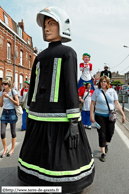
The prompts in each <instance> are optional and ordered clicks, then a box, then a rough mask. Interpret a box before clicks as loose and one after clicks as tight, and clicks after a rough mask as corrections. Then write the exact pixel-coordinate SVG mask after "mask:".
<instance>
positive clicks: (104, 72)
mask: <svg viewBox="0 0 129 194" xmlns="http://www.w3.org/2000/svg"><path fill="white" fill-rule="evenodd" d="M104 69H105V70H104V71H102V72H101V74H100V77H101V76H104V75H106V76H107V77H108V78H110V79H111V77H112V74H111V71H108V65H105V66H104Z"/></svg>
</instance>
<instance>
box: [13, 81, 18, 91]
mask: <svg viewBox="0 0 129 194" xmlns="http://www.w3.org/2000/svg"><path fill="white" fill-rule="evenodd" d="M12 89H13V90H16V91H17V87H16V86H15V82H13V84H12Z"/></svg>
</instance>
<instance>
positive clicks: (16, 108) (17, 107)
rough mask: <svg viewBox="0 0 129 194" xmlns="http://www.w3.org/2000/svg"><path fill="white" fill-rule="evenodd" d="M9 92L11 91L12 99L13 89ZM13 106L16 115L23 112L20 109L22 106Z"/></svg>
mask: <svg viewBox="0 0 129 194" xmlns="http://www.w3.org/2000/svg"><path fill="white" fill-rule="evenodd" d="M11 93H12V96H13V99H14V95H13V90H11ZM14 100H15V99H14ZM14 107H15V111H16V115H17V116H20V115H22V114H23V110H22V107H21V106H16V105H14Z"/></svg>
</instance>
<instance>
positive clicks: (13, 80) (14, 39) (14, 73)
mask: <svg viewBox="0 0 129 194" xmlns="http://www.w3.org/2000/svg"><path fill="white" fill-rule="evenodd" d="M15 43H16V35H14V62H13V65H14V77H13V82H15V57H16V56H15V54H16V52H15Z"/></svg>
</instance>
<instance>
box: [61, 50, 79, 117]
mask: <svg viewBox="0 0 129 194" xmlns="http://www.w3.org/2000/svg"><path fill="white" fill-rule="evenodd" d="M63 74H64V85H65V99H66V100H65V101H66V114H67V118H68V119H72V118H79V117H80V108H79V95H78V85H77V56H76V53H75V51H74V50H73V49H72V48H69V49H67V52H65V55H64V57H63Z"/></svg>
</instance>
